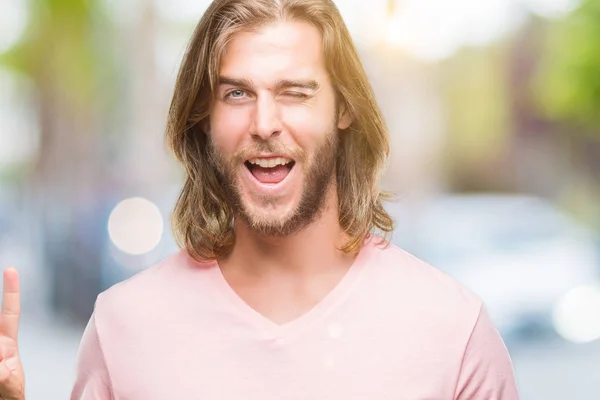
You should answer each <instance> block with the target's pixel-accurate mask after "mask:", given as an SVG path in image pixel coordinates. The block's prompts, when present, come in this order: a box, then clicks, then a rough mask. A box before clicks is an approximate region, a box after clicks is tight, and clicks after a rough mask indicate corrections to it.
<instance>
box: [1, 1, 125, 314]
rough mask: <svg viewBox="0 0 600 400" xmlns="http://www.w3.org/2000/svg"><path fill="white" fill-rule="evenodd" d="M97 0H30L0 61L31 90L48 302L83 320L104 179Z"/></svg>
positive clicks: (33, 180)
mask: <svg viewBox="0 0 600 400" xmlns="http://www.w3.org/2000/svg"><path fill="white" fill-rule="evenodd" d="M98 3H99V2H98V0H30V1H29V4H28V5H29V13H30V17H29V25H28V28H27V30H26V34H25V35H24V37H23V38H22V40H21V41H20V42H19V43H18V44H17V45H16V46H15V48H14V49H12V50H10V51H9V52H7V53H5V54H4V55H2V57H1V58H0V62H2V63H3V64H5V65H7V66H8V67H9V68H13V69H16V70H18V71H19V72H21V73H23V74H26V75H28V76H29V77H30V79H31V80H32V81H33V83H34V85H35V87H36V94H35V96H36V98H35V109H36V111H37V113H38V116H37V118H38V121H39V125H40V127H39V128H40V134H41V135H40V152H39V156H38V159H37V160H36V163H35V165H34V167H33V171H34V172H33V173H32V174H31V176H30V178H29V182H28V183H29V185H27V186H28V189H29V190H28V192H29V195H30V196H31V198H32V201H33V204H34V205H35V209H36V213H37V215H36V220H37V221H38V222H39V223H40V226H39V229H40V231H41V235H40V238H41V240H42V243H41V250H42V253H43V255H42V259H43V261H44V263H45V264H46V265H44V267H45V268H47V269H48V271H49V274H50V276H51V277H52V285H51V286H52V289H51V295H52V303H53V306H54V307H55V308H56V309H57V310H60V311H67V312H68V314H70V315H73V316H75V317H76V318H77V319H80V320H87V318H88V317H89V314H90V312H91V310H92V306H93V302H94V300H95V296H96V293H97V292H98V290H99V289H100V286H99V285H100V273H101V250H102V249H101V248H99V247H100V246H99V245H100V244H101V243H102V240H103V239H102V237H103V236H102V234H101V231H100V229H102V228H101V226H102V225H104V224H102V225H100V224H99V222H100V221H101V219H100V218H101V217H102V209H103V203H102V199H103V198H104V197H105V196H103V193H105V192H106V187H107V184H108V177H107V176H106V175H104V174H103V173H102V167H103V165H102V160H103V157H102V148H103V143H104V142H103V138H102V130H103V126H105V124H106V121H107V119H108V116H109V115H110V112H109V111H110V108H111V104H112V103H113V101H112V100H113V99H114V98H115V93H114V91H113V90H112V88H113V87H114V85H113V86H111V85H110V84H107V82H116V80H115V79H114V77H111V74H112V72H113V71H114V69H113V68H112V67H111V66H112V65H113V64H112V63H113V61H114V57H112V55H111V53H110V51H109V48H110V40H109V39H110V37H111V35H110V32H111V30H110V21H109V19H108V18H107V17H106V15H105V14H104V13H103V12H102V10H101V8H100V5H99V4H98Z"/></svg>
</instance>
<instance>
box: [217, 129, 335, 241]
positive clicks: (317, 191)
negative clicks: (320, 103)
mask: <svg viewBox="0 0 600 400" xmlns="http://www.w3.org/2000/svg"><path fill="white" fill-rule="evenodd" d="M336 126H337V124H335V125H333V127H332V128H330V130H329V132H328V133H327V134H326V136H325V138H324V140H323V142H322V143H321V144H320V145H319V147H318V148H317V149H316V150H315V152H314V154H313V155H312V157H307V156H306V154H305V153H304V152H302V151H290V149H287V148H286V147H285V146H283V145H281V144H280V143H279V142H276V141H263V142H257V143H255V144H254V145H253V146H251V148H248V149H243V150H242V151H240V152H238V153H237V154H236V155H234V156H233V157H232V158H231V160H227V159H226V158H225V156H224V155H223V154H222V152H221V151H220V150H218V149H217V148H216V147H215V146H214V145H213V143H212V141H211V140H209V160H210V162H211V166H212V167H213V168H215V171H216V172H217V176H218V178H219V180H220V182H221V184H222V189H223V193H224V195H225V201H226V202H227V205H229V206H230V207H231V209H232V211H233V213H234V215H235V216H236V217H237V218H240V219H241V220H243V221H244V222H245V223H246V224H247V225H248V226H249V227H250V228H251V229H252V230H254V231H255V232H256V233H258V234H261V235H264V236H270V237H286V236H290V235H292V234H294V233H297V232H299V231H301V230H302V229H304V228H306V227H307V226H308V225H310V224H311V223H313V222H314V221H315V220H317V219H318V218H319V217H320V215H321V213H322V212H323V210H324V207H325V200H326V197H327V194H328V193H329V189H330V186H331V184H332V183H333V178H334V176H335V172H336V160H337V151H338V146H339V139H338V132H337V129H336ZM260 153H276V154H277V153H280V154H290V155H291V156H292V157H293V158H294V160H295V161H296V163H295V165H294V167H293V168H298V167H299V166H298V164H299V162H301V165H302V166H303V167H304V179H303V187H302V194H301V197H300V200H299V202H298V204H297V205H296V206H295V207H294V209H293V210H292V211H291V212H290V213H288V215H285V216H280V217H279V218H277V216H272V215H271V216H270V217H265V216H261V215H257V214H256V213H253V212H251V211H250V210H249V208H248V207H247V206H246V205H245V204H244V201H243V200H242V195H241V193H240V189H239V186H238V182H237V179H238V178H237V177H236V171H238V170H239V168H240V166H241V168H246V166H244V161H246V160H247V157H248V155H250V154H260ZM278 200H279V199H278V197H277V196H262V197H260V198H258V201H259V202H260V203H261V204H262V205H263V206H264V207H274V206H275V205H276V204H277V202H278Z"/></svg>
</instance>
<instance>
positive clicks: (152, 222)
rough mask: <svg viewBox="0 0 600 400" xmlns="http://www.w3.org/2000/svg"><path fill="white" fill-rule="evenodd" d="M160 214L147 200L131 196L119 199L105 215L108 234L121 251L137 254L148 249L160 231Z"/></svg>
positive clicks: (156, 241)
mask: <svg viewBox="0 0 600 400" xmlns="http://www.w3.org/2000/svg"><path fill="white" fill-rule="evenodd" d="M163 230H164V223H163V217H162V215H161V213H160V210H159V209H158V207H157V206H156V205H155V204H154V203H152V202H151V201H149V200H146V199H144V198H141V197H133V198H129V199H126V200H123V201H121V202H120V203H119V204H117V206H116V207H115V208H114V209H113V211H112V212H111V214H110V217H109V219H108V234H109V237H110V240H111V241H112V243H113V244H114V245H115V246H116V247H117V248H118V249H119V250H121V251H122V252H124V253H127V254H131V255H141V254H145V253H148V252H150V251H152V250H153V249H154V248H155V247H156V246H157V245H158V244H159V243H160V240H161V238H162V235H163Z"/></svg>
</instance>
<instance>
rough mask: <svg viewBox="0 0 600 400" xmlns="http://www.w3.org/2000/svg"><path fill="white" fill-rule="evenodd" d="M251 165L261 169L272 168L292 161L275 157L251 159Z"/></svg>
mask: <svg viewBox="0 0 600 400" xmlns="http://www.w3.org/2000/svg"><path fill="white" fill-rule="evenodd" d="M249 161H250V163H251V164H255V165H259V166H261V167H263V168H273V167H275V166H276V165H285V164H288V163H290V162H292V160H290V159H289V158H284V157H275V158H252V159H250V160H249Z"/></svg>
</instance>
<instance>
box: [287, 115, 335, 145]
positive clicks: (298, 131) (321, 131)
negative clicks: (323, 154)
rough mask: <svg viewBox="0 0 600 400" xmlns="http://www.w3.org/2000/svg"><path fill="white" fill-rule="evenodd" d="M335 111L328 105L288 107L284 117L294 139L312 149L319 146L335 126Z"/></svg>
mask: <svg viewBox="0 0 600 400" xmlns="http://www.w3.org/2000/svg"><path fill="white" fill-rule="evenodd" d="M334 112H335V111H334V110H333V108H332V109H331V110H330V109H329V107H326V106H325V107H323V106H310V107H308V106H301V107H297V108H291V109H287V110H286V112H285V113H284V114H283V119H284V121H285V124H286V125H287V126H288V128H289V131H290V132H292V135H293V136H294V140H295V141H296V142H297V143H298V144H299V145H300V146H301V147H303V148H304V149H305V150H310V149H314V148H316V147H318V145H319V144H320V143H321V142H322V140H323V139H324V138H325V136H326V135H328V134H329V133H330V132H331V130H332V129H333V128H334V123H335V115H334Z"/></svg>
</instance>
